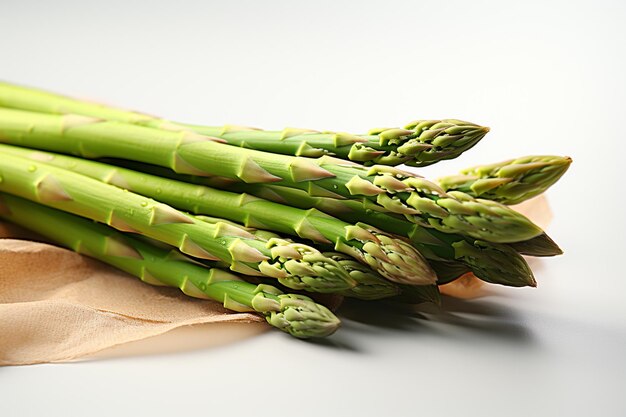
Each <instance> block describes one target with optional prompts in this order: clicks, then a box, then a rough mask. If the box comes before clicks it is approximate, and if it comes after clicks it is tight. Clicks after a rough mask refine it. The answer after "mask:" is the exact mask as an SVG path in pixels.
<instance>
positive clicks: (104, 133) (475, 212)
mask: <svg viewBox="0 0 626 417" xmlns="http://www.w3.org/2000/svg"><path fill="white" fill-rule="evenodd" d="M0 140H2V141H3V142H5V143H11V144H16V145H22V146H26V147H32V148H38V149H45V150H51V151H57V152H62V153H72V154H77V155H81V156H83V157H86V158H92V159H93V158H97V157H114V158H123V159H131V160H136V161H139V162H144V163H149V164H154V165H159V166H163V167H168V168H171V169H172V170H174V171H175V172H177V173H183V174H192V175H203V176H221V177H227V178H231V179H237V180H241V181H244V182H247V183H268V182H273V183H276V184H278V185H283V186H286V187H290V188H296V189H301V190H304V191H307V193H308V194H309V195H312V196H321V197H331V198H336V199H344V198H350V199H358V200H360V201H362V202H363V203H364V204H367V205H368V207H370V208H372V209H376V210H380V211H385V212H390V213H396V214H400V215H404V216H406V217H407V219H409V220H410V221H412V222H414V223H417V224H420V225H423V226H426V227H431V228H435V229H437V230H439V231H442V232H445V233H459V234H464V235H468V236H471V237H474V238H476V239H481V240H485V241H491V242H501V243H506V242H515V241H523V240H528V239H530V238H532V237H535V236H537V235H540V234H541V233H542V230H541V229H540V228H539V227H538V226H536V225H535V224H533V223H532V222H531V221H530V220H528V219H527V218H526V217H524V216H523V215H521V214H520V213H517V212H515V211H514V210H512V209H510V208H507V207H506V206H504V205H501V204H499V203H496V202H493V201H489V200H479V199H474V198H473V197H471V196H469V195H467V194H465V193H461V192H458V191H451V192H449V193H446V192H444V191H443V190H442V189H441V188H440V187H439V186H437V185H436V184H434V183H431V182H429V181H427V180H425V179H423V178H421V177H416V176H414V175H412V174H409V173H406V172H403V171H400V170H398V169H395V168H393V167H386V166H379V165H376V166H372V167H370V168H369V169H368V168H364V167H362V166H358V165H356V164H355V165H346V163H345V162H343V161H340V160H337V159H334V158H331V157H327V156H324V157H321V158H318V159H310V158H301V157H290V156H285V155H276V154H269V153H265V152H259V151H255V150H250V149H239V148H235V147H231V146H226V145H223V144H220V143H216V142H214V141H212V140H211V139H210V138H208V137H205V136H200V135H197V134H193V133H190V132H184V131H180V132H168V131H162V130H158V129H152V128H147V127H141V126H135V125H131V124H125V123H120V122H110V121H102V120H100V119H95V118H88V117H84V116H75V115H67V116H57V115H50V114H40V113H32V112H25V111H21V110H11V109H0Z"/></svg>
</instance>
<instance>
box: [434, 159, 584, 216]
mask: <svg viewBox="0 0 626 417" xmlns="http://www.w3.org/2000/svg"><path fill="white" fill-rule="evenodd" d="M571 163H572V159H571V158H569V157H563V156H551V155H540V156H524V157H521V158H517V159H509V160H507V161H503V162H498V163H495V164H489V165H480V166H475V167H472V168H467V169H464V170H462V171H461V175H451V176H447V177H443V178H440V179H439V180H438V182H439V185H441V187H442V188H443V189H444V190H446V191H451V190H454V191H462V192H464V193H467V194H469V195H471V196H473V197H480V198H486V199H488V200H493V201H498V202H500V203H503V204H519V203H521V202H522V201H525V200H528V199H530V198H532V197H535V196H537V195H539V194H541V193H543V192H544V191H546V190H547V189H548V188H549V187H550V186H551V185H552V184H554V183H555V182H557V181H558V179H559V178H561V176H562V175H563V174H565V171H567V169H568V168H569V166H570V164H571Z"/></svg>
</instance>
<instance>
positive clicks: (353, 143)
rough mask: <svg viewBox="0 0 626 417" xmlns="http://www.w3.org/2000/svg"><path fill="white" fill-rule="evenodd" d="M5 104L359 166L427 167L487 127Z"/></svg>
mask: <svg viewBox="0 0 626 417" xmlns="http://www.w3.org/2000/svg"><path fill="white" fill-rule="evenodd" d="M0 106H3V107H11V108H15V109H22V110H30V111H36V112H42V113H51V114H69V113H73V114H79V115H83V116H90V117H96V118H99V119H105V120H111V121H119V122H124V123H130V124H138V125H143V126H149V127H154V128H159V129H165V130H174V131H176V130H178V131H181V130H189V131H194V132H196V133H199V134H202V135H206V136H214V137H219V138H222V139H224V140H225V141H226V142H227V143H228V144H230V145H234V146H240V147H244V148H250V149H256V150H261V151H266V152H273V153H280V154H286V155H293V156H307V157H320V156H323V155H333V156H336V157H338V158H342V159H347V160H352V161H356V162H361V163H364V164H365V165H370V164H383V165H399V164H407V165H412V166H426V165H430V164H433V163H435V162H437V161H440V160H445V159H452V158H456V157H457V156H459V155H460V154H461V153H463V152H465V151H466V150H468V149H470V148H471V147H473V146H474V145H476V143H478V142H479V141H480V140H481V139H482V138H483V137H484V136H485V134H486V133H487V132H488V131H489V129H488V128H486V127H482V126H478V125H476V124H473V123H469V122H464V121H461V120H454V119H446V120H417V121H415V122H412V123H409V124H408V125H407V126H405V128H404V129H400V128H385V129H371V130H370V131H369V133H368V134H367V135H353V134H350V133H344V132H318V131H314V130H309V129H296V128H286V129H283V130H282V131H273V132H272V131H263V130H260V129H255V128H249V127H241V126H230V125H226V126H218V127H211V126H199V125H191V124H181V123H174V122H170V121H167V120H163V119H159V118H156V117H153V116H149V115H146V114H141V113H137V112H133V111H127V110H122V109H117V108H113V107H107V106H104V105H101V104H95V103H89V102H84V101H80V100H76V99H73V98H70V97H65V96H61V95H57V94H53V93H49V92H45V91H41V90H37V89H32V88H26V87H21V86H16V85H11V84H8V83H0Z"/></svg>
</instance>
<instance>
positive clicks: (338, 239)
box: [0, 145, 435, 285]
mask: <svg viewBox="0 0 626 417" xmlns="http://www.w3.org/2000/svg"><path fill="white" fill-rule="evenodd" d="M0 152H2V153H4V154H7V155H9V154H10V155H15V156H18V157H22V158H29V159H31V160H37V161H41V162H44V163H46V164H50V165H54V166H56V167H59V168H63V169H68V170H71V171H74V172H77V173H80V174H83V175H86V176H89V177H91V178H94V179H97V180H100V181H102V182H105V183H109V184H113V185H117V186H119V187H121V188H124V189H127V190H130V191H133V192H135V193H138V194H141V195H144V196H146V197H152V198H155V199H158V200H159V201H162V202H164V203H166V204H169V205H171V206H173V207H176V208H178V209H182V210H187V211H190V212H193V213H196V214H205V215H209V216H214V217H220V218H224V219H229V220H232V221H235V222H239V223H242V224H244V225H246V226H248V227H255V228H262V229H269V230H273V231H276V232H280V233H287V234H291V235H296V236H299V237H302V238H306V239H310V240H312V241H314V242H316V243H318V244H324V245H325V244H332V245H333V248H334V249H335V250H336V251H339V252H342V253H345V254H347V255H350V256H352V257H354V258H356V259H358V260H360V261H361V262H362V263H364V264H366V265H369V266H370V267H371V268H374V269H375V270H376V271H378V272H379V273H380V274H381V275H383V276H384V277H386V278H388V279H389V280H391V281H395V282H401V283H408V284H418V285H426V284H432V283H434V282H435V274H434V273H433V271H432V270H431V269H430V267H429V266H428V263H427V262H426V260H425V259H424V258H423V257H422V256H421V255H420V253H419V252H417V251H416V250H415V249H414V248H412V247H411V245H409V244H407V243H405V242H404V241H402V240H400V239H397V238H395V237H392V236H390V235H389V234H387V233H384V232H382V231H380V230H378V229H376V228H374V227H371V226H368V225H366V224H363V223H360V222H358V223H356V224H353V225H351V224H348V223H346V222H343V221H341V220H339V219H336V218H334V217H332V216H329V215H327V214H324V213H322V212H320V211H319V210H316V209H310V210H301V209H297V208H294V207H289V206H284V205H281V204H277V203H273V202H270V201H266V200H262V199H260V198H257V197H253V196H251V195H246V194H237V193H231V192H227V191H222V190H216V189H211V188H208V187H203V186H200V185H194V184H188V183H184V182H180V181H175V180H172V179H167V178H162V177H158V176H154V175H149V174H144V173H139V172H135V171H132V170H129V169H124V168H120V167H114V166H110V165H106V164H103V163H99V162H94V161H87V160H84V159H80V158H74V157H71V156H64V155H58V154H52V153H46V152H41V151H33V150H30V149H25V148H18V147H13V146H9V145H0Z"/></svg>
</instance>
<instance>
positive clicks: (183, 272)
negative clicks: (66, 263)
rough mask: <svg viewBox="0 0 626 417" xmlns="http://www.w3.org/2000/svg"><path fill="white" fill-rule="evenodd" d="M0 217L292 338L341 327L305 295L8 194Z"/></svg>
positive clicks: (2, 198) (0, 199) (321, 334)
mask: <svg viewBox="0 0 626 417" xmlns="http://www.w3.org/2000/svg"><path fill="white" fill-rule="evenodd" d="M0 217H1V218H3V219H6V220H9V221H12V222H14V223H17V224H19V225H21V226H23V227H25V228H27V229H31V230H33V231H35V232H37V233H39V234H40V235H43V236H44V237H46V238H48V239H50V240H52V241H53V242H56V243H57V244H59V245H61V246H65V247H67V248H69V249H72V250H74V251H75V252H78V253H81V254H84V255H87V256H89V257H92V258H95V259H98V260H100V261H102V262H104V263H107V264H109V265H112V266H115V267H116V268H119V269H121V270H123V271H126V272H128V273H129V274H131V275H134V276H136V277H138V278H139V279H141V280H142V281H144V282H146V283H148V284H153V285H167V286H172V287H178V288H180V289H181V291H182V292H183V293H185V294H187V295H189V296H191V297H197V298H205V299H211V300H216V301H218V302H220V303H223V305H224V307H225V308H227V309H230V310H234V311H240V312H255V313H258V314H260V315H262V316H263V317H265V319H266V320H267V322H268V323H269V324H271V325H272V326H274V327H277V328H278V329H280V330H282V331H285V332H288V333H289V334H291V335H293V336H295V337H299V338H309V337H324V336H328V335H330V334H332V333H333V332H334V331H335V330H336V329H337V328H338V327H339V320H338V319H337V317H335V315H334V314H333V313H332V312H330V311H329V310H328V309H327V308H326V307H324V306H322V305H320V304H316V303H315V302H313V301H312V300H311V299H310V298H308V297H306V296H302V295H294V294H284V293H283V292H282V291H280V290H278V289H277V288H275V287H272V286H270V285H263V284H262V285H254V284H249V283H247V282H245V281H243V280H242V279H241V278H239V277H238V276H237V275H234V274H232V273H229V272H226V271H224V270H221V269H217V268H206V267H202V266H199V265H198V263H197V262H193V261H191V260H190V259H187V258H186V257H185V256H184V255H182V254H180V253H179V252H176V251H169V250H164V249H160V248H157V247H155V246H152V245H150V244H148V243H145V242H143V241H141V240H138V239H135V238H132V237H130V236H128V235H125V234H123V233H121V232H118V231H116V230H115V229H113V228H111V227H108V226H105V225H103V224H98V223H94V222H92V221H89V220H87V219H84V218H80V217H78V216H74V215H71V214H68V213H64V212H62V211H59V210H54V209H51V208H47V207H44V206H42V205H40V204H35V203H33V202H30V201H27V200H24V199H22V198H19V197H14V196H12V195H9V194H0Z"/></svg>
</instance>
